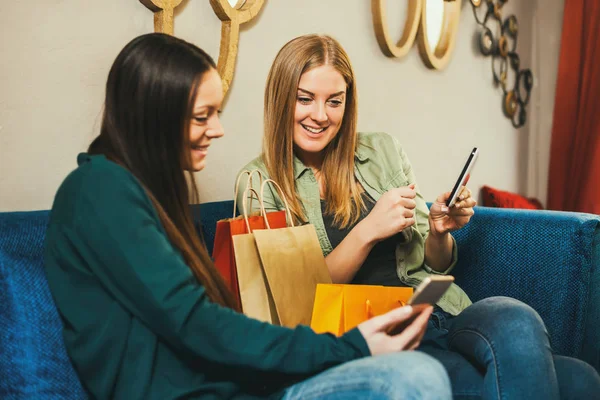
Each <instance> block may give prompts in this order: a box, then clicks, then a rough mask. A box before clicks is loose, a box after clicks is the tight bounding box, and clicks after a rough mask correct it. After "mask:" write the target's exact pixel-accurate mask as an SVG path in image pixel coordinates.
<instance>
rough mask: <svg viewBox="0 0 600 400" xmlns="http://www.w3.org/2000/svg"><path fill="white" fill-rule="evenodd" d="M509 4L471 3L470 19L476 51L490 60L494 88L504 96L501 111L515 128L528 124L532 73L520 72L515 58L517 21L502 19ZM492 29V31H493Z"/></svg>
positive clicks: (503, 0)
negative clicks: (476, 38) (473, 23)
mask: <svg viewBox="0 0 600 400" xmlns="http://www.w3.org/2000/svg"><path fill="white" fill-rule="evenodd" d="M507 1H508V0H485V1H483V0H471V6H472V8H473V15H474V16H475V20H476V21H477V24H478V25H479V26H480V33H479V49H480V51H481V53H482V54H483V55H484V56H489V57H491V60H492V76H493V79H494V84H495V85H497V86H500V87H501V88H502V92H503V99H502V110H503V112H504V115H505V116H506V117H507V118H508V119H510V120H511V122H512V124H513V126H514V127H515V128H520V127H522V126H523V125H525V122H526V121H527V110H526V107H527V104H528V103H529V98H530V95H531V90H532V88H533V73H532V72H531V70H530V69H521V62H520V59H519V55H518V54H517V52H516V50H517V38H518V35H519V24H518V21H517V17H516V16H514V15H510V16H508V17H507V18H505V19H503V18H502V6H504V4H505V3H506V2H507ZM492 28H494V31H495V34H494V31H493V30H492Z"/></svg>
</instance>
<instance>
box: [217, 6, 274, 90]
mask: <svg viewBox="0 0 600 400" xmlns="http://www.w3.org/2000/svg"><path fill="white" fill-rule="evenodd" d="M263 4H264V0H237V1H236V4H235V6H233V7H232V6H231V4H230V3H229V1H228V0H210V5H211V6H212V8H213V10H214V11H215V14H217V17H219V19H220V20H221V21H222V24H221V48H220V50H219V61H218V63H217V64H218V65H217V67H218V69H219V73H220V74H221V79H223V93H224V94H227V91H228V90H229V86H231V81H232V80H233V73H234V71H235V59H236V57H237V52H238V40H239V38H240V25H242V24H245V23H246V22H249V21H251V20H252V19H253V18H254V17H256V15H258V13H259V11H260V10H261V8H262V6H263Z"/></svg>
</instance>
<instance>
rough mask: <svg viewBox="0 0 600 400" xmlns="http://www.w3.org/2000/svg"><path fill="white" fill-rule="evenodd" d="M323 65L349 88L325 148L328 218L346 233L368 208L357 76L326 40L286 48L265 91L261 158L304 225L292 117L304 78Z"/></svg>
mask: <svg viewBox="0 0 600 400" xmlns="http://www.w3.org/2000/svg"><path fill="white" fill-rule="evenodd" d="M323 65H330V66H332V67H333V68H335V69H336V70H337V71H338V72H339V73H340V74H341V75H342V77H343V78H344V80H345V82H346V86H347V89H346V105H345V111H344V116H343V119H342V124H341V126H340V130H339V132H338V134H337V135H336V137H335V138H334V139H333V140H332V141H331V142H330V143H329V144H328V145H327V146H326V147H325V149H324V152H325V157H324V159H323V165H322V167H321V176H322V179H323V187H324V188H325V189H324V191H325V193H324V197H325V200H326V203H327V208H326V210H325V212H326V213H327V214H332V215H334V225H336V226H338V227H340V228H345V227H347V226H349V225H350V224H353V223H355V222H356V221H357V220H358V218H359V217H360V210H361V209H362V208H364V202H363V201H362V198H361V192H362V189H361V187H360V185H359V184H358V183H357V182H356V179H355V177H354V154H355V152H356V146H357V137H358V134H357V132H356V125H357V98H356V97H357V96H356V86H355V80H354V71H353V70H352V65H351V64H350V59H349V57H348V54H346V52H345V51H344V49H343V48H342V46H341V45H340V44H339V43H338V42H337V41H336V40H335V39H333V38H332V37H330V36H327V35H305V36H300V37H298V38H295V39H293V40H291V41H289V42H288V43H286V44H285V45H284V46H283V47H282V48H281V50H280V51H279V53H278V54H277V56H276V57H275V61H273V65H272V66H271V70H270V71H269V76H268V78H267V85H266V88H265V115H264V129H265V134H264V139H263V154H262V158H263V161H264V163H265V165H266V168H267V172H268V173H269V175H270V177H271V178H272V179H274V180H275V181H277V182H278V183H279V184H280V186H281V187H282V189H283V191H284V194H285V196H286V197H287V200H288V203H289V206H290V210H291V211H292V213H293V214H294V216H295V217H296V218H297V219H298V220H300V221H306V220H307V218H306V215H305V212H304V209H303V207H302V204H301V201H300V199H299V196H298V193H297V190H296V184H295V176H294V113H295V109H296V97H297V90H298V84H299V82H300V77H301V76H302V74H303V73H305V72H307V71H309V70H311V69H313V68H316V67H320V66H323Z"/></svg>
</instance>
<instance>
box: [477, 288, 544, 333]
mask: <svg viewBox="0 0 600 400" xmlns="http://www.w3.org/2000/svg"><path fill="white" fill-rule="evenodd" d="M471 307H474V308H477V311H476V312H477V317H480V318H481V319H484V320H485V321H486V323H485V326H486V327H487V328H495V327H498V328H500V329H502V330H503V331H517V332H519V333H520V335H522V336H523V335H526V333H530V334H532V335H540V334H544V333H545V332H546V326H545V325H544V321H543V320H542V318H541V317H540V316H539V314H538V313H537V312H536V311H535V310H534V309H533V308H531V307H530V306H528V305H527V304H525V303H523V302H522V301H519V300H516V299H513V298H510V297H501V296H497V297H489V298H486V299H483V300H480V301H478V302H477V303H475V304H473V305H472V306H471ZM471 307H469V308H471ZM469 308H467V310H468V309H469ZM467 310H465V311H467ZM473 311H475V310H473Z"/></svg>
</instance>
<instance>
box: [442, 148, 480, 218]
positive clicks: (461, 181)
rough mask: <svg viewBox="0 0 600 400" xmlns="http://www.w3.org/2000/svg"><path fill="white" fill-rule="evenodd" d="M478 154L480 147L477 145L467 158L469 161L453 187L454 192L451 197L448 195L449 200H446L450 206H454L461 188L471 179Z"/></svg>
mask: <svg viewBox="0 0 600 400" xmlns="http://www.w3.org/2000/svg"><path fill="white" fill-rule="evenodd" d="M478 155H479V149H478V148H477V147H474V148H473V150H472V151H471V154H469V158H467V162H466V163H465V166H464V167H463V169H462V171H461V173H460V175H459V176H458V179H457V180H456V183H455V184H454V187H453V188H452V192H450V197H448V200H446V205H447V206H448V207H452V206H453V205H454V203H456V200H457V199H458V196H459V195H460V191H461V188H462V187H463V186H465V185H466V184H467V182H468V181H469V178H470V177H471V170H472V169H473V166H474V165H475V161H476V160H477V156H478Z"/></svg>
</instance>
